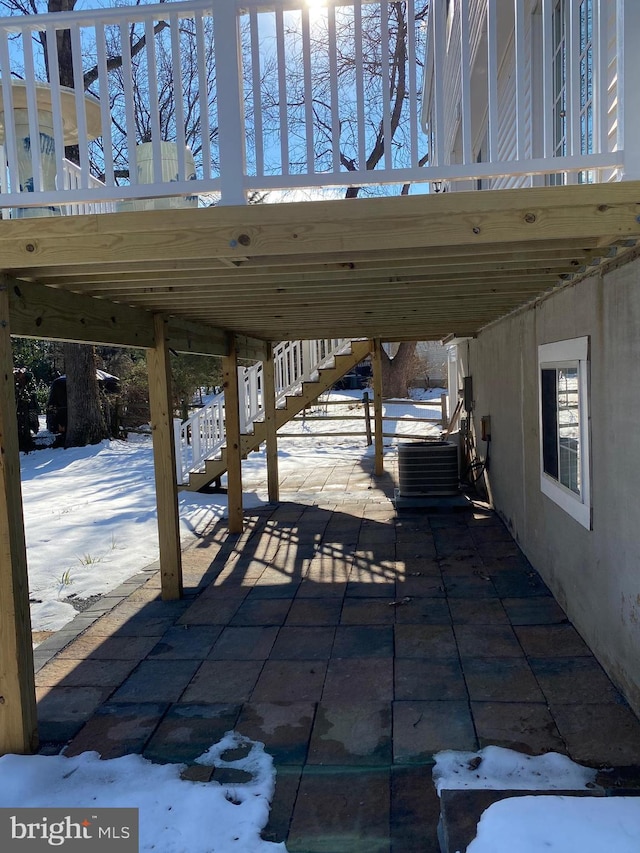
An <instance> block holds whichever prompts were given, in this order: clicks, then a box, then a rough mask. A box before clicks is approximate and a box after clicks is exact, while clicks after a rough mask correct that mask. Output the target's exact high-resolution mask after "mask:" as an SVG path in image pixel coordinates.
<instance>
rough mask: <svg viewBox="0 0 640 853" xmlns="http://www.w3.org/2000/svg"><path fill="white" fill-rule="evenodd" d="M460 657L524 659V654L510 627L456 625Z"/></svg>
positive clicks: (455, 630)
mask: <svg viewBox="0 0 640 853" xmlns="http://www.w3.org/2000/svg"><path fill="white" fill-rule="evenodd" d="M453 630H454V632H455V635H456V640H457V642H458V648H459V649H460V657H461V658H462V659H463V660H464V658H480V657H485V658H494V657H515V658H518V657H520V658H522V657H524V653H523V651H522V648H521V646H520V643H519V642H518V638H517V637H516V635H515V634H514V632H513V629H512V628H511V627H510V626H509V625H454V628H453Z"/></svg>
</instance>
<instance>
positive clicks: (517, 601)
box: [502, 596, 569, 626]
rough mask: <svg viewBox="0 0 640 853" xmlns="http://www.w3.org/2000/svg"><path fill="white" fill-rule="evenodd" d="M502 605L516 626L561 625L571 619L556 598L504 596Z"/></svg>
mask: <svg viewBox="0 0 640 853" xmlns="http://www.w3.org/2000/svg"><path fill="white" fill-rule="evenodd" d="M502 606H503V607H504V609H505V611H506V612H507V614H508V616H509V619H510V620H511V624H512V625H514V626H515V625H560V624H563V623H565V624H566V623H567V622H568V621H569V620H568V619H567V614H566V613H565V612H564V610H563V609H562V608H561V607H560V605H559V604H558V602H557V601H556V600H555V598H549V597H546V596H545V597H542V598H535V597H530V598H503V599H502Z"/></svg>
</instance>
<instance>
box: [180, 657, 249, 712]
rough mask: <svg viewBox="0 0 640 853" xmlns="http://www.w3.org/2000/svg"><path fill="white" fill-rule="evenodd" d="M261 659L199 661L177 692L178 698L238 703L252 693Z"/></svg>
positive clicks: (214, 702) (184, 700)
mask: <svg viewBox="0 0 640 853" xmlns="http://www.w3.org/2000/svg"><path fill="white" fill-rule="evenodd" d="M263 666H264V661H262V660H240V661H233V663H229V661H226V660H206V661H204V662H203V663H202V664H200V666H199V668H198V670H197V671H196V673H195V675H194V676H193V678H192V679H191V680H190V682H189V683H188V685H187V686H186V688H185V690H184V692H183V693H182V695H181V696H180V702H185V703H188V704H193V703H211V704H218V703H229V702H230V703H241V702H246V701H247V700H248V699H249V697H250V696H251V692H252V690H253V688H254V687H255V684H256V681H257V680H258V676H259V675H260V673H261V671H262V667H263Z"/></svg>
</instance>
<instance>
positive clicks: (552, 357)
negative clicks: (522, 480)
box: [538, 337, 591, 529]
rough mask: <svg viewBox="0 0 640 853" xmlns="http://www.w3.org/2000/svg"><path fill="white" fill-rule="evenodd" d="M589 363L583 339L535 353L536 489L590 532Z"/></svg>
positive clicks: (559, 344)
mask: <svg viewBox="0 0 640 853" xmlns="http://www.w3.org/2000/svg"><path fill="white" fill-rule="evenodd" d="M588 357H589V338H587V337H584V338H573V339H571V340H567V341H556V342H555V343H551V344H543V345H542V346H540V347H538V381H539V390H540V397H539V399H540V488H541V490H542V492H543V494H545V495H546V496H547V497H548V498H551V500H553V501H554V502H555V503H557V504H558V505H559V506H560V507H562V509H563V510H565V512H567V513H568V514H569V515H570V516H571V517H572V518H575V519H576V521H579V522H580V524H582V525H583V527H586V528H587V529H590V528H591V500H590V489H589V485H590V484H589V399H588V381H589V377H588V367H589V361H588Z"/></svg>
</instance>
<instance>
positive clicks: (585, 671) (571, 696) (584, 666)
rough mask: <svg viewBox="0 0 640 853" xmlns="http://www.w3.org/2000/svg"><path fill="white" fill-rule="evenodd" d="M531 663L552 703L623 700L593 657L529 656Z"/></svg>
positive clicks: (616, 701)
mask: <svg viewBox="0 0 640 853" xmlns="http://www.w3.org/2000/svg"><path fill="white" fill-rule="evenodd" d="M529 663H530V665H531V669H532V670H533V673H534V675H535V677H536V679H537V681H538V684H539V685H540V687H541V688H542V692H543V693H544V695H545V696H546V698H547V701H548V702H550V703H557V704H560V705H563V704H567V705H570V704H575V705H593V704H598V705H602V704H606V703H607V702H613V703H615V704H619V705H621V704H624V700H623V698H622V696H621V695H620V693H619V692H618V691H617V690H616V688H615V687H614V686H613V684H612V683H611V681H610V680H609V678H608V677H607V675H606V673H605V672H604V670H603V669H602V667H601V666H600V664H599V663H598V662H597V660H595V659H594V658H592V657H578V658H573V657H567V658H529Z"/></svg>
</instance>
